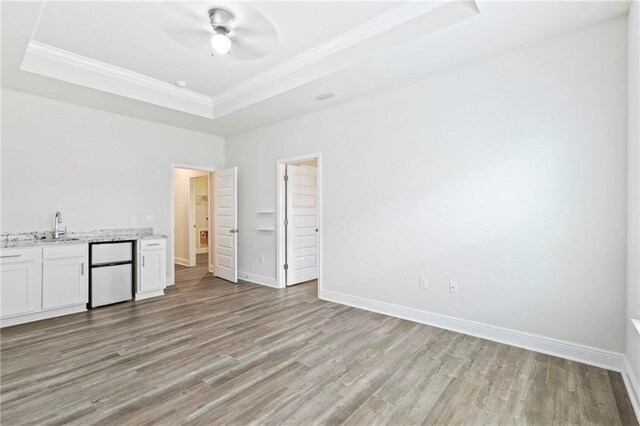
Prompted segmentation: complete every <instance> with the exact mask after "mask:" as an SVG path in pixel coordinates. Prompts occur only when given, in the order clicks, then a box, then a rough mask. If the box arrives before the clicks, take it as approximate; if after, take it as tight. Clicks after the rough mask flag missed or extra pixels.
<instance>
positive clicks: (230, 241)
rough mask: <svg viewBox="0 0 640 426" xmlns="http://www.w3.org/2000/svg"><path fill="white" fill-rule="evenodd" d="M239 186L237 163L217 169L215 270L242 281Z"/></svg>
mask: <svg viewBox="0 0 640 426" xmlns="http://www.w3.org/2000/svg"><path fill="white" fill-rule="evenodd" d="M237 188H238V169H237V167H232V168H230V169H225V170H220V171H216V172H215V173H213V198H212V199H213V200H214V201H213V211H214V214H213V227H214V229H213V250H212V251H213V257H214V261H213V273H214V275H215V276H216V277H220V278H223V279H225V280H227V281H231V282H234V283H237V282H238V194H237ZM210 256H211V254H210ZM210 266H211V265H210Z"/></svg>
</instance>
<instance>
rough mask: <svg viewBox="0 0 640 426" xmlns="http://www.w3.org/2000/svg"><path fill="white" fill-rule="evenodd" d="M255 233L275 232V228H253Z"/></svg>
mask: <svg viewBox="0 0 640 426" xmlns="http://www.w3.org/2000/svg"><path fill="white" fill-rule="evenodd" d="M254 229H255V230H256V231H275V230H276V229H275V228H254Z"/></svg>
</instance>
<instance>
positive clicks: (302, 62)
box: [211, 0, 452, 108]
mask: <svg viewBox="0 0 640 426" xmlns="http://www.w3.org/2000/svg"><path fill="white" fill-rule="evenodd" d="M451 2H452V0H449V1H425V2H417V3H410V4H408V5H405V6H400V7H396V8H393V9H391V10H390V11H389V12H387V13H384V14H382V15H380V16H378V17H376V18H374V19H371V20H369V21H367V22H364V23H363V24H360V25H358V26H357V27H355V28H352V29H350V30H348V31H345V32H343V33H341V34H339V35H337V36H335V37H333V38H331V39H329V40H327V41H325V42H323V43H320V44H318V45H316V46H314V47H312V48H310V49H308V50H305V51H304V52H302V53H300V54H298V55H296V56H294V57H293V58H291V59H289V60H286V61H283V62H282V63H280V64H278V65H276V66H273V67H271V68H269V69H268V70H266V71H264V72H262V73H260V74H258V75H256V76H254V77H251V78H249V79H247V80H245V81H243V82H242V83H239V84H237V85H235V86H233V87H230V88H229V89H227V90H223V91H222V92H220V93H218V94H217V95H214V96H213V97H212V98H211V99H212V100H213V106H214V108H215V106H216V105H220V104H222V103H224V102H228V101H230V100H232V99H233V98H236V97H238V96H240V95H243V94H246V93H248V92H250V91H252V90H257V89H259V88H261V87H263V86H264V85H266V84H268V83H270V82H272V81H274V80H276V79H279V78H282V77H285V76H286V75H288V74H291V73H293V72H295V71H298V70H300V69H302V68H304V67H307V66H309V65H312V64H314V63H315V62H318V61H320V60H322V59H324V58H327V57H328V56H330V55H334V54H336V53H338V52H341V51H343V50H346V49H348V48H350V47H353V46H355V45H356V44H358V43H362V42H363V41H366V40H368V39H371V38H373V37H376V36H378V35H380V34H382V33H384V32H386V31H388V30H390V29H392V28H395V27H398V26H400V25H402V24H404V23H406V22H408V21H410V20H413V19H415V18H418V17H420V16H422V15H424V14H426V13H428V12H431V11H433V10H434V9H437V8H439V7H441V6H444V5H446V4H448V3H451Z"/></svg>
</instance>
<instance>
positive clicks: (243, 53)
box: [229, 39, 270, 61]
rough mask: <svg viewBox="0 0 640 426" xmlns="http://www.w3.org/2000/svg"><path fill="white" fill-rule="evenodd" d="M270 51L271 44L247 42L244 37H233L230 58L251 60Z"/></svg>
mask: <svg viewBox="0 0 640 426" xmlns="http://www.w3.org/2000/svg"><path fill="white" fill-rule="evenodd" d="M269 52H270V50H269V46H264V45H260V44H259V43H256V44H253V43H247V42H245V41H244V40H242V39H238V40H235V39H232V44H231V54H230V55H229V60H233V61H250V60H253V59H259V58H262V57H264V56H267V54H269Z"/></svg>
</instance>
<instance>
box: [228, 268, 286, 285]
mask: <svg viewBox="0 0 640 426" xmlns="http://www.w3.org/2000/svg"><path fill="white" fill-rule="evenodd" d="M238 278H239V279H241V280H243V281H249V282H250V283H254V284H262V285H266V286H268V287H274V288H279V287H278V283H277V282H276V279H275V278H271V277H265V276H264V275H258V274H250V273H249V272H242V271H238Z"/></svg>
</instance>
